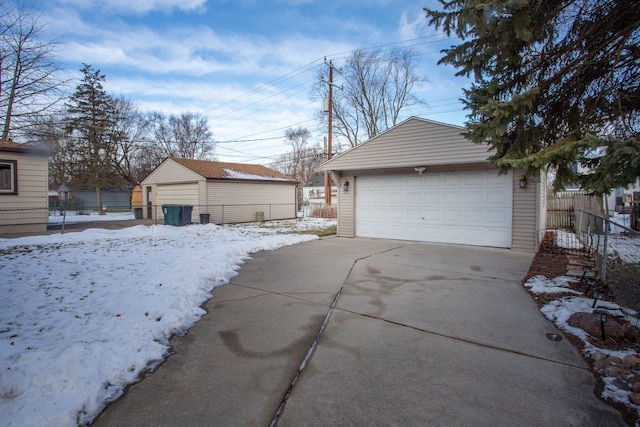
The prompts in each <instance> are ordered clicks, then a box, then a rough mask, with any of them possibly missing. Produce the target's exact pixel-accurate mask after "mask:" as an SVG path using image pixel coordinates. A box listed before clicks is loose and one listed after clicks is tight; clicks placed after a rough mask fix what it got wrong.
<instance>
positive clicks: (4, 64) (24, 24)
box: [0, 1, 65, 140]
mask: <svg viewBox="0 0 640 427" xmlns="http://www.w3.org/2000/svg"><path fill="white" fill-rule="evenodd" d="M45 30H46V26H45V25H42V24H40V22H39V20H38V17H37V16H35V15H34V13H33V12H32V11H30V10H25V9H23V8H21V7H14V6H13V5H12V4H11V3H9V2H6V1H2V2H0V118H1V119H2V135H1V138H2V139H5V140H6V139H9V137H10V136H17V135H15V134H19V133H20V132H21V131H23V130H24V129H25V128H26V127H27V126H28V125H29V124H30V123H31V122H33V120H34V117H38V116H41V115H42V114H43V113H45V112H46V111H47V110H49V109H50V108H51V107H52V106H54V105H55V104H56V103H58V102H60V101H61V100H62V99H63V94H62V91H61V88H62V86H63V85H64V83H65V82H64V81H62V80H60V79H58V78H57V73H58V71H59V70H60V67H59V65H58V64H57V62H56V60H55V48H56V43H55V42H54V41H50V40H47V39H46V38H45V37H44V36H45Z"/></svg>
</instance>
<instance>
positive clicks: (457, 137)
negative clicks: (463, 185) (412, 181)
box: [322, 118, 489, 171]
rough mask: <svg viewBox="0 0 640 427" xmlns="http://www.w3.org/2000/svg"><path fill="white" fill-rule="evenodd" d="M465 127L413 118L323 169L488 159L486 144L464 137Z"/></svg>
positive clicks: (325, 165) (482, 160) (481, 160)
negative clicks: (479, 143) (475, 142)
mask: <svg viewBox="0 0 640 427" xmlns="http://www.w3.org/2000/svg"><path fill="white" fill-rule="evenodd" d="M463 131H464V129H463V128H459V127H457V126H451V125H445V124H442V123H436V122H431V121H427V120H424V119H417V118H412V119H409V120H407V121H405V122H403V123H402V124H400V125H398V126H397V127H395V128H393V129H390V130H389V131H387V132H384V133H382V134H380V135H378V136H377V137H375V138H373V139H371V140H369V141H367V142H365V143H363V144H361V145H359V146H357V147H355V148H353V149H351V150H350V151H347V152H345V153H343V154H341V155H339V156H336V157H334V158H333V159H332V160H330V161H328V162H325V163H324V164H323V166H322V169H324V170H342V171H345V170H358V169H382V168H396V167H408V166H411V167H416V166H431V165H449V164H460V163H481V162H486V160H487V157H489V153H488V152H487V146H486V145H478V144H474V143H472V142H470V141H469V140H467V139H465V138H464V137H463V136H462V135H461V133H462V132H463Z"/></svg>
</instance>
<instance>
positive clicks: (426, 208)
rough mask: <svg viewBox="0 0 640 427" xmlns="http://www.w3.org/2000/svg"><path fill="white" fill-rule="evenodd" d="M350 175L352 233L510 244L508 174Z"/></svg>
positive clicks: (433, 240) (507, 246)
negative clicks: (353, 201)
mask: <svg viewBox="0 0 640 427" xmlns="http://www.w3.org/2000/svg"><path fill="white" fill-rule="evenodd" d="M356 180H357V181H356V184H357V185H356V235H357V236H362V237H381V238H388V239H400V240H415V241H424V242H441V243H460V244H467V245H479V246H494V247H504V248H509V247H511V224H512V200H513V197H512V194H513V184H512V182H513V181H512V178H511V174H507V175H501V176H498V174H497V173H496V172H495V171H469V172H443V173H424V174H423V175H418V174H417V173H414V174H409V175H380V176H362V177H357V178H356Z"/></svg>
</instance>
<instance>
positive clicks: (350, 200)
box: [336, 176, 358, 237]
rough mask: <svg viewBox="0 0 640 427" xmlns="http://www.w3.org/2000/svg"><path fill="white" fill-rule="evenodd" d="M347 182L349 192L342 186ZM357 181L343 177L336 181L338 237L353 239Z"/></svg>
mask: <svg viewBox="0 0 640 427" xmlns="http://www.w3.org/2000/svg"><path fill="white" fill-rule="evenodd" d="M345 181H349V191H344V189H343V185H344V182H345ZM357 191H358V180H357V179H356V177H354V176H343V177H341V178H340V180H339V181H338V230H337V232H336V235H337V236H338V237H355V235H356V233H355V204H356V192H357Z"/></svg>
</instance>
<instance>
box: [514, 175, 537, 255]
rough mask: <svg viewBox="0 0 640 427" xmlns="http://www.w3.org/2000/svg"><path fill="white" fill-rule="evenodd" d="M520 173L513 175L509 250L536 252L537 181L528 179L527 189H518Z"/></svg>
mask: <svg viewBox="0 0 640 427" xmlns="http://www.w3.org/2000/svg"><path fill="white" fill-rule="evenodd" d="M521 177H522V172H521V171H514V174H513V235H512V245H511V249H512V250H514V251H520V252H534V251H536V249H537V248H536V223H537V221H538V214H537V212H536V202H537V201H538V190H539V183H538V182H534V181H538V180H537V179H536V180H533V179H532V178H528V182H527V187H526V188H520V187H519V181H520V178H521Z"/></svg>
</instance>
